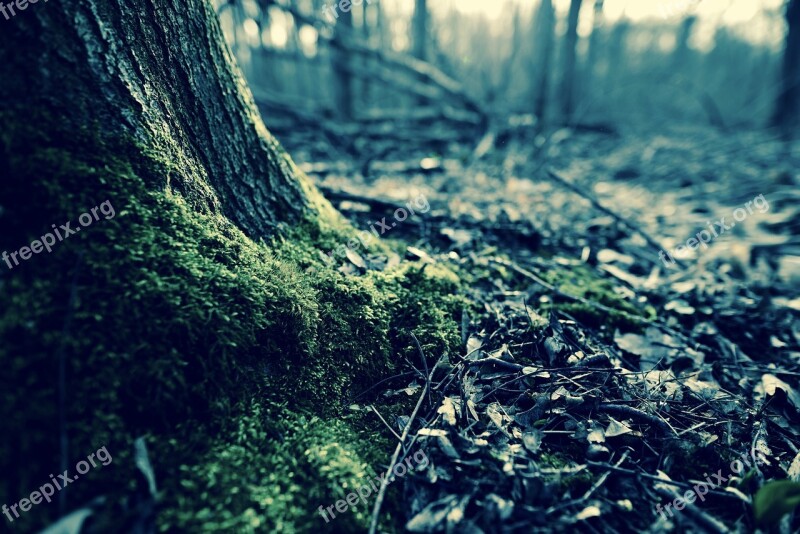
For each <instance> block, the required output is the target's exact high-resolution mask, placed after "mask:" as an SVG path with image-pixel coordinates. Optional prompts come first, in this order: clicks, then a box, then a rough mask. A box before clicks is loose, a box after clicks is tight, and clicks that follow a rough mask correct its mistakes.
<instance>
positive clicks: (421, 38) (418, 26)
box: [412, 0, 428, 61]
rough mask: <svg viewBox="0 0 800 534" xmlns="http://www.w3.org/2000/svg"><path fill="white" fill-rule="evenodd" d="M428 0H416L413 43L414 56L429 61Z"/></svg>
mask: <svg viewBox="0 0 800 534" xmlns="http://www.w3.org/2000/svg"><path fill="white" fill-rule="evenodd" d="M427 4H428V3H427V1H426V0H416V2H415V4H414V21H413V24H412V26H413V28H412V32H413V34H414V35H413V43H414V45H413V46H414V57H415V58H417V59H419V60H421V61H428V5H427Z"/></svg>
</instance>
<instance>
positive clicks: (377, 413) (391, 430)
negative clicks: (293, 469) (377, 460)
mask: <svg viewBox="0 0 800 534" xmlns="http://www.w3.org/2000/svg"><path fill="white" fill-rule="evenodd" d="M369 407H370V408H372V411H373V412H375V415H377V416H378V418H379V419H380V420H381V421H382V422H383V424H384V425H386V428H388V429H389V432H391V433H392V434H394V437H396V438H397V440H398V441H400V436H398V435H397V432H395V431H394V428H392V426H391V425H390V424H389V423H387V422H386V419H384V418H383V416H382V415H381V412H379V411H378V410H376V409H375V406H373V405H372V404H370V405H369ZM701 424H702V423H701Z"/></svg>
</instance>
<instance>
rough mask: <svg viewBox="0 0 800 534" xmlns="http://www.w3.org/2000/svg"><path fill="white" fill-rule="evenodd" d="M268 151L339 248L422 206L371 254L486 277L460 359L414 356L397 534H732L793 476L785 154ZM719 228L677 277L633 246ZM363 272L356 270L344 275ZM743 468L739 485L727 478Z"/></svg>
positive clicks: (798, 268) (687, 148)
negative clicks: (764, 494)
mask: <svg viewBox="0 0 800 534" xmlns="http://www.w3.org/2000/svg"><path fill="white" fill-rule="evenodd" d="M280 140H281V142H282V143H284V144H285V145H286V146H287V147H288V149H289V151H290V152H291V153H292V154H294V156H295V159H296V160H297V161H298V162H299V164H300V167H301V168H304V169H305V170H306V171H307V172H308V173H309V174H310V175H311V176H312V177H314V178H315V179H316V180H317V183H318V184H319V185H321V186H322V187H323V188H324V190H325V191H326V192H327V193H328V195H329V198H332V200H334V201H338V202H337V207H338V208H339V209H340V210H342V211H343V212H344V213H345V214H347V215H348V216H349V217H350V218H351V220H352V222H353V224H354V225H355V227H356V228H357V229H359V230H368V229H369V228H370V225H371V224H373V223H374V222H375V221H377V220H380V218H381V217H384V216H387V215H389V216H391V209H392V204H396V205H397V206H402V205H403V204H405V202H406V201H407V200H408V199H410V198H414V197H415V196H418V195H419V194H423V195H424V196H425V197H426V198H427V200H428V201H429V202H430V206H431V210H430V211H429V212H427V213H424V214H417V215H415V216H413V217H410V218H409V219H408V220H407V221H404V222H403V223H400V224H397V226H396V227H395V226H392V229H391V231H390V232H389V234H387V236H386V237H388V238H393V239H403V240H405V241H407V242H408V243H409V244H410V245H412V246H411V247H409V249H408V255H409V257H412V258H414V259H419V258H421V259H423V260H424V261H429V262H431V263H436V262H441V263H444V264H447V265H449V266H452V267H454V268H459V267H469V269H470V271H471V272H473V273H474V272H480V273H483V274H482V275H480V276H478V278H477V279H476V280H474V283H472V284H471V285H470V287H469V288H468V289H467V290H466V291H467V292H468V293H469V297H470V298H471V299H472V300H473V301H475V302H480V303H481V304H482V306H483V311H482V312H481V313H478V314H477V316H467V315H466V314H465V315H464V316H463V317H462V318H461V324H462V341H463V343H464V347H463V353H462V354H459V355H449V357H442V355H427V356H428V357H429V358H430V357H432V358H433V359H434V360H438V361H440V362H441V368H440V371H439V373H438V374H436V373H434V374H433V377H434V378H433V380H432V381H431V384H430V385H431V388H432V390H433V391H434V392H435V394H434V395H430V396H429V399H428V401H427V402H426V403H423V407H424V408H423V410H422V411H421V412H420V414H419V415H418V417H417V420H416V421H413V424H414V427H413V428H414V432H412V433H411V434H410V435H411V436H414V438H413V442H414V443H418V444H419V445H420V446H421V447H422V448H423V449H424V450H426V451H427V454H428V457H429V458H431V465H430V466H429V467H427V468H426V469H425V471H424V472H418V473H416V474H415V476H414V477H406V478H405V482H404V486H403V488H404V490H403V491H404V493H403V506H404V509H405V510H406V518H405V520H406V521H407V523H406V527H407V528H408V529H409V530H412V531H419V532H423V531H431V530H433V529H436V528H443V527H444V526H445V525H449V526H450V527H456V526H457V527H458V531H460V532H479V531H481V530H483V531H499V530H502V531H509V532H511V531H526V532H529V531H530V529H531V525H533V527H534V530H536V531H552V530H553V529H555V530H562V529H563V528H568V527H569V526H570V525H572V528H579V529H580V530H582V531H587V532H598V531H603V532H615V531H626V530H629V529H633V530H636V531H640V532H645V531H663V530H665V529H670V528H672V527H677V528H679V529H681V530H688V531H712V532H724V531H726V529H730V530H732V531H751V530H753V529H754V528H755V526H756V520H755V519H754V515H753V512H752V504H751V501H752V496H753V495H754V494H755V492H756V490H757V489H758V488H759V487H761V486H762V485H763V483H764V481H766V480H771V479H787V478H789V479H793V480H795V481H797V480H798V478H800V454H798V450H799V449H800V432H799V431H798V428H800V427H798V426H797V422H798V415H800V392H797V391H796V388H795V387H793V386H797V383H798V377H800V322H798V313H800V292H798V290H797V288H798V281H800V239H799V238H798V235H800V232H798V228H800V216H798V211H797V206H798V203H797V199H798V196H800V190H798V187H797V186H798V180H800V176H798V175H797V169H798V168H800V152H799V151H798V146H797V144H796V143H795V144H794V145H792V144H790V143H785V142H782V141H781V140H779V139H777V138H776V137H775V136H774V135H772V134H770V133H765V132H731V131H727V132H721V131H717V130H713V129H710V128H703V127H671V128H666V127H664V128H659V129H658V133H652V130H642V131H636V130H630V129H629V130H628V131H625V132H623V133H619V132H596V131H595V132H576V131H570V130H557V131H554V132H551V133H549V134H537V133H535V132H533V131H532V130H531V131H525V130H516V131H514V132H512V133H508V134H504V135H502V136H498V137H497V139H496V143H495V147H494V149H493V150H491V151H489V152H488V153H486V154H485V155H484V156H483V157H482V158H480V159H476V158H474V157H473V152H472V147H467V148H465V147H463V146H459V145H453V146H452V147H451V148H450V149H449V150H447V151H446V152H447V153H444V154H436V153H427V152H425V151H424V150H423V151H419V150H417V151H416V152H411V149H409V152H406V153H405V154H403V153H402V152H401V151H400V150H396V151H394V153H393V154H392V155H391V156H389V157H386V158H385V159H386V160H391V162H387V161H373V162H371V166H370V168H371V171H370V173H369V176H368V177H364V176H362V175H361V174H360V173H359V165H358V164H357V163H355V162H353V161H351V160H343V159H341V157H337V156H335V157H333V158H331V157H328V158H326V157H325V154H326V153H328V154H329V155H334V154H341V151H337V150H335V149H332V148H326V147H325V146H324V145H323V144H317V145H313V148H312V149H311V150H309V149H308V147H309V146H310V145H309V144H308V143H307V139H304V140H299V139H298V140H297V141H296V142H294V140H293V139H292V138H291V137H287V136H285V135H284V136H281V139H280ZM366 148H367V150H369V151H371V150H374V151H376V152H378V151H379V146H378V142H377V141H375V142H374V143H373V144H372V145H370V144H367V145H366ZM383 153H384V154H388V153H389V152H388V151H384V152H383ZM411 153H413V156H409V154H411ZM423 158H426V159H424V160H423ZM420 161H422V167H424V169H423V168H421V167H420V166H419V163H420ZM409 162H410V163H409ZM549 169H552V170H554V171H556V172H557V173H558V176H560V177H561V178H562V179H564V180H566V181H568V182H569V183H571V184H573V185H575V186H577V187H579V188H580V189H582V190H583V191H585V192H586V193H585V194H583V195H581V194H578V193H576V192H574V191H572V190H569V189H568V188H566V187H565V186H564V185H563V184H560V183H558V182H557V181H554V180H553V179H551V178H550V177H549V176H548V174H547V171H548V170H549ZM759 195H763V199H762V200H761V201H756V202H757V203H758V204H757V205H756V209H754V210H752V213H747V216H746V217H744V218H742V221H741V222H740V223H739V224H737V225H736V226H735V227H733V226H731V225H730V223H731V222H734V217H733V215H732V214H733V213H734V210H735V209H736V208H739V207H744V206H745V204H746V203H747V202H748V201H753V200H754V199H755V198H756V197H758V196H759ZM586 197H593V198H594V200H595V202H596V203H599V204H601V205H602V206H604V207H606V208H607V209H608V210H609V211H610V212H612V213H613V214H615V215H616V216H618V217H614V216H612V215H609V214H608V213H606V212H603V211H601V210H600V209H598V208H597V207H596V205H594V204H593V203H592V202H591V201H590V200H588V199H587V198H586ZM752 206H753V204H751V207H752ZM766 206H768V208H767V207H766ZM742 213H743V212H739V215H741V214H742ZM723 216H724V217H727V225H728V226H731V228H730V230H728V231H727V232H725V233H724V234H723V235H719V236H718V237H715V238H713V239H712V240H711V243H710V244H709V248H708V249H707V250H703V249H702V248H698V250H697V251H696V252H695V253H694V254H693V256H692V257H689V258H687V259H686V260H685V261H684V265H683V266H682V267H679V266H675V267H672V268H666V267H665V266H664V264H663V263H662V262H661V261H660V260H659V257H658V250H657V249H655V248H654V247H653V246H652V244H651V243H648V242H647V240H646V239H645V238H644V237H643V236H642V232H643V233H645V234H647V235H649V237H650V238H651V239H652V240H653V241H655V242H657V243H658V244H660V245H662V246H664V247H670V248H673V247H675V246H677V245H679V244H681V243H685V241H686V240H687V239H689V238H691V237H693V236H695V235H696V234H697V233H698V232H700V231H701V230H704V229H706V228H708V225H709V224H712V225H713V222H715V221H717V220H719V219H720V218H721V217H723ZM620 218H623V219H625V220H626V221H628V222H629V223H630V225H626V224H624V223H622V222H621V221H620ZM387 220H389V221H392V220H393V219H391V218H390V217H389V218H387ZM708 221H711V222H708ZM713 226H714V228H715V229H716V225H713ZM639 231H641V232H639ZM380 268H382V264H380V263H376V262H374V261H372V259H371V258H369V257H362V256H361V255H359V254H358V253H357V252H356V253H353V251H351V252H350V253H348V255H347V257H346V258H344V259H343V260H342V262H341V266H340V269H341V270H343V271H345V272H349V273H352V274H357V273H358V272H360V270H362V269H380ZM410 365H411V364H410ZM417 365H419V364H417ZM409 368H411V367H409ZM426 371H427V370H426ZM415 372H416V373H417V374H418V376H416V377H414V379H413V380H412V381H409V380H408V378H407V377H405V378H401V379H397V380H393V381H388V382H386V383H385V384H383V385H382V386H381V388H379V389H378V390H377V391H373V392H372V394H373V395H382V396H383V397H385V398H390V397H392V396H409V395H419V392H420V391H421V390H422V386H423V385H424V384H425V382H426V380H427V379H425V378H424V377H425V375H426V374H427V373H422V372H421V371H420V370H419V369H417V370H416V371H415ZM359 402H362V404H363V403H364V402H368V401H365V400H364V399H363V398H362V399H360V400H359ZM352 409H353V410H365V411H369V408H368V406H366V405H365V406H362V405H359V404H358V403H354V405H353V407H352ZM401 419H402V418H401ZM405 421H407V419H402V421H401V422H405ZM395 428H396V429H398V432H399V431H400V429H401V428H402V425H401V424H398V425H396V426H395ZM406 453H407V454H408V453H410V449H407V450H406ZM389 456H390V454H389V452H387V459H386V460H387V463H388V462H389ZM741 456H744V458H745V459H747V458H748V457H749V458H750V459H751V460H752V461H751V462H749V463H750V464H751V466H750V467H745V466H743V467H742V470H741V471H740V473H738V474H736V473H733V472H732V471H731V468H732V467H736V468H738V467H739V464H735V463H734V462H735V460H736V458H739V457H741ZM385 467H386V466H382V468H385ZM720 470H721V472H722V474H723V476H724V478H725V479H726V480H725V482H721V480H720V479H717V481H719V483H717V484H710V481H713V480H714V479H712V478H711V475H712V474H713V473H718V472H720ZM698 488H700V489H698ZM704 490H708V492H709V493H708V495H702V497H703V498H702V502H700V501H699V500H698V501H696V502H694V503H689V504H687V505H686V508H685V509H683V510H682V511H675V513H674V515H673V510H672V509H670V510H668V511H669V513H668V514H667V513H659V512H658V511H657V508H656V506H657V505H659V506H661V507H662V508H660V509H659V510H661V509H663V507H665V506H667V504H668V503H673V506H675V503H677V502H678V501H677V500H676V499H677V498H679V497H680V496H681V495H684V497H686V495H687V494H688V493H692V492H693V493H695V494H696V493H697V492H701V493H702V492H703V491H704ZM694 499H696V495H695V497H693V498H692V497H690V498H689V500H694ZM772 502H776V500H775V499H773V500H772ZM681 508H683V506H681ZM759 513H761V514H767V515H768V516H769V515H770V512H769V511H766V512H764V511H762V512H759ZM765 521H769V519H766V520H765ZM783 521H784V525H783V528H784V529H786V528H788V529H790V530H794V531H796V529H797V528H798V524H799V523H798V519H797V518H794V519H791V518H790V516H787V517H785V518H784V519H783ZM773 523H775V521H773Z"/></svg>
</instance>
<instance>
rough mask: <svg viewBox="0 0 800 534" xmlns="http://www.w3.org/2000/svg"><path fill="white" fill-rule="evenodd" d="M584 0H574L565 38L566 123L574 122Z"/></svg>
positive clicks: (563, 95) (563, 83)
mask: <svg viewBox="0 0 800 534" xmlns="http://www.w3.org/2000/svg"><path fill="white" fill-rule="evenodd" d="M581 4H582V0H572V2H570V4H569V15H568V17H567V34H566V35H565V36H564V72H563V75H562V78H561V98H562V99H563V100H562V101H561V114H562V117H563V120H564V122H565V123H567V124H569V123H570V122H572V113H573V112H574V111H575V109H574V108H575V55H576V50H575V49H576V47H577V45H578V15H580V12H581Z"/></svg>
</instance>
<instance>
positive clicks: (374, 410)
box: [369, 404, 400, 441]
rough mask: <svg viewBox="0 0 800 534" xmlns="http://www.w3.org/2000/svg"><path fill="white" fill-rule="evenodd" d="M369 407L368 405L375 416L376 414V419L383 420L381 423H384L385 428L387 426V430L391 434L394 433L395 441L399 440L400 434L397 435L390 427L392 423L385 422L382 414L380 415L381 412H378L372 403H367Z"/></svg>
mask: <svg viewBox="0 0 800 534" xmlns="http://www.w3.org/2000/svg"><path fill="white" fill-rule="evenodd" d="M369 407H370V408H372V411H373V412H375V415H377V416H378V419H380V420H381V421H382V422H383V424H384V425H386V428H388V429H389V432H391V433H392V434H394V437H396V438H397V441H400V436H398V435H397V432H395V431H394V429H393V428H392V425H390V424H389V423H387V422H386V419H384V418H383V416H382V415H381V413H380V412H379V411H378V410H377V409H375V406H373V405H372V404H370V405H369Z"/></svg>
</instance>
